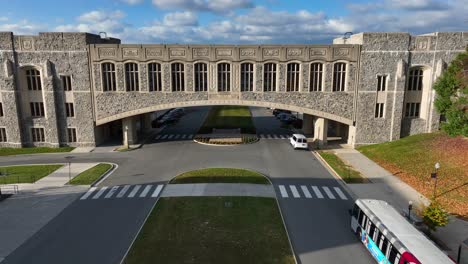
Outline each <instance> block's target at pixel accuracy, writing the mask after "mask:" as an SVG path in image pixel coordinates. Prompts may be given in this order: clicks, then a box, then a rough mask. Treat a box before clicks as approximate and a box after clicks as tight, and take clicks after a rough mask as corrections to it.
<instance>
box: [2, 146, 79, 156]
mask: <svg viewBox="0 0 468 264" xmlns="http://www.w3.org/2000/svg"><path fill="white" fill-rule="evenodd" d="M73 149H75V148H74V147H61V148H46V147H35V148H0V156H12V155H25V154H40V153H61V152H70V151H72V150H73Z"/></svg>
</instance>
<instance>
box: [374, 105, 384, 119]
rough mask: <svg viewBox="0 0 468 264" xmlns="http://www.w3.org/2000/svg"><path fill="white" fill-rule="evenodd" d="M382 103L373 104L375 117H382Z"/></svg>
mask: <svg viewBox="0 0 468 264" xmlns="http://www.w3.org/2000/svg"><path fill="white" fill-rule="evenodd" d="M384 105H385V104H384V103H377V104H375V118H383V117H384Z"/></svg>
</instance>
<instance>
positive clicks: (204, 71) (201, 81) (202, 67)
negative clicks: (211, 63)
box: [195, 63, 208, 92]
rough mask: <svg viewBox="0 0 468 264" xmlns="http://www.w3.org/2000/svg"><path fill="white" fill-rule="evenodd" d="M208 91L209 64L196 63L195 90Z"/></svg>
mask: <svg viewBox="0 0 468 264" xmlns="http://www.w3.org/2000/svg"><path fill="white" fill-rule="evenodd" d="M206 91H208V65H207V64H206V63H195V92H206Z"/></svg>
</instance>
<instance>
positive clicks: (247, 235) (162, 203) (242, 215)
mask: <svg viewBox="0 0 468 264" xmlns="http://www.w3.org/2000/svg"><path fill="white" fill-rule="evenodd" d="M124 263H126V264H134V263H135V264H145V263H224V264H231V263H232V264H237V263H246V264H247V263H269V264H270V263H282V264H283V263H284V264H289V263H291V264H292V263H295V262H294V257H293V254H292V252H291V248H290V246H289V243H288V238H287V235H286V230H285V228H284V225H283V222H282V219H281V216H280V213H279V210H278V206H277V203H276V200H275V199H274V198H258V197H172V198H160V200H159V201H158V203H157V204H156V206H155V208H154V209H153V211H152V212H151V214H150V216H149V218H148V219H147V221H146V223H145V225H144V226H143V229H142V230H141V232H140V234H139V235H138V237H137V239H136V241H135V243H134V244H133V246H132V248H131V249H130V251H129V254H128V255H127V258H126V259H125V261H124Z"/></svg>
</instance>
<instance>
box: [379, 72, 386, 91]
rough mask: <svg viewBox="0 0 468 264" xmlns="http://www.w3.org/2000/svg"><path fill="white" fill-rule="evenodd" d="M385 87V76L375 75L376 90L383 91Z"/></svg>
mask: <svg viewBox="0 0 468 264" xmlns="http://www.w3.org/2000/svg"><path fill="white" fill-rule="evenodd" d="M386 89H387V76H386V75H379V76H377V91H379V92H380V91H385V90H386Z"/></svg>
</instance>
